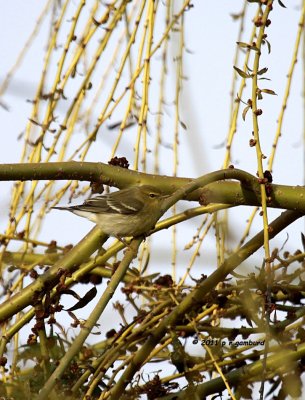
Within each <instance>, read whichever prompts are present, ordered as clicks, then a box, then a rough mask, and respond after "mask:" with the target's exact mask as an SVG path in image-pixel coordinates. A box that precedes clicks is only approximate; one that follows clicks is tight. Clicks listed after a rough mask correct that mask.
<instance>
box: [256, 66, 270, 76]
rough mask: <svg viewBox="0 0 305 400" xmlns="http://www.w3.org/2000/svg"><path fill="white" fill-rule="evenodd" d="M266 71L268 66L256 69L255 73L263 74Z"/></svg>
mask: <svg viewBox="0 0 305 400" xmlns="http://www.w3.org/2000/svg"><path fill="white" fill-rule="evenodd" d="M267 71H268V68H267V67H265V68H262V69H260V70H259V71H257V75H263V74H265V73H266V72H267Z"/></svg>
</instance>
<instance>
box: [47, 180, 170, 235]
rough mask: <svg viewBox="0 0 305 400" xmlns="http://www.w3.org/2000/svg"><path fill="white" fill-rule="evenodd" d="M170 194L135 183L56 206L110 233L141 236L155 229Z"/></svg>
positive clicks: (107, 233)
mask: <svg viewBox="0 0 305 400" xmlns="http://www.w3.org/2000/svg"><path fill="white" fill-rule="evenodd" d="M166 197H168V195H164V194H162V192H161V191H160V190H159V189H158V188H156V187H154V186H150V185H142V186H131V187H129V188H127V189H122V190H119V191H116V192H113V193H109V194H106V195H101V196H96V197H93V198H91V199H89V200H86V201H85V202H84V203H83V204H81V205H76V206H70V207H53V208H55V209H57V210H68V211H71V212H72V213H74V214H76V215H79V216H81V217H84V218H87V219H89V220H90V221H92V222H95V223H96V224H97V226H98V227H99V228H100V229H101V230H102V231H103V232H104V233H106V235H108V236H114V237H116V238H118V239H121V238H123V237H126V236H140V235H143V234H145V233H148V232H149V231H150V230H151V229H153V228H154V226H155V224H156V223H157V221H158V219H159V218H160V217H161V204H162V201H163V200H164V199H165V198H166Z"/></svg>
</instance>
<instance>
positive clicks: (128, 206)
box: [121, 203, 138, 211]
mask: <svg viewBox="0 0 305 400" xmlns="http://www.w3.org/2000/svg"><path fill="white" fill-rule="evenodd" d="M121 204H122V205H123V206H124V207H126V208H128V210H132V211H138V209H137V208H135V207H132V206H130V205H128V204H125V203H121Z"/></svg>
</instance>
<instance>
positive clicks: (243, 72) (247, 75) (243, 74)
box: [233, 65, 252, 79]
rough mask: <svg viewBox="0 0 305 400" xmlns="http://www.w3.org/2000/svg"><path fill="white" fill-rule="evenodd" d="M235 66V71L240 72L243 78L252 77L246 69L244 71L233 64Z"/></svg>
mask: <svg viewBox="0 0 305 400" xmlns="http://www.w3.org/2000/svg"><path fill="white" fill-rule="evenodd" d="M233 68H234V69H235V71H236V72H237V73H238V75H240V76H241V77H242V78H244V79H247V78H252V75H250V74H247V73H246V72H245V71H243V70H242V69H239V68H237V67H235V65H233Z"/></svg>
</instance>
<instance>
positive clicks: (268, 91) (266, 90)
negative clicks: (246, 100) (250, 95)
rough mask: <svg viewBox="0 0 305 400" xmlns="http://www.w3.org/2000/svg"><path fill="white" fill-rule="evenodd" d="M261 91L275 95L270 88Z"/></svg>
mask: <svg viewBox="0 0 305 400" xmlns="http://www.w3.org/2000/svg"><path fill="white" fill-rule="evenodd" d="M261 92H263V93H267V94H272V95H273V96H277V94H276V93H275V92H274V91H273V90H271V89H261Z"/></svg>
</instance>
